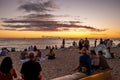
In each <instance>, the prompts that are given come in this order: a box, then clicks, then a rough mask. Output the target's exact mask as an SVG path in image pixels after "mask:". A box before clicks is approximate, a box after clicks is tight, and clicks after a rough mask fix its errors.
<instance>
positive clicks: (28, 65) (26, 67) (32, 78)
mask: <svg viewBox="0 0 120 80" xmlns="http://www.w3.org/2000/svg"><path fill="white" fill-rule="evenodd" d="M28 57H29V59H30V60H29V61H27V62H25V63H23V65H22V68H21V71H20V72H21V74H22V78H23V79H24V80H40V76H39V75H40V72H41V71H42V69H41V65H40V64H39V63H38V62H35V60H36V56H35V53H34V52H30V53H29V55H28Z"/></svg>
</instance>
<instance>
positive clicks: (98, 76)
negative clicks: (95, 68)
mask: <svg viewBox="0 0 120 80" xmlns="http://www.w3.org/2000/svg"><path fill="white" fill-rule="evenodd" d="M51 80H112V77H111V70H104V71H99V72H96V73H94V74H92V75H89V76H86V75H85V74H83V73H80V72H77V73H74V74H72V75H65V76H62V77H58V78H54V79H51Z"/></svg>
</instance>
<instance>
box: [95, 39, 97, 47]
mask: <svg viewBox="0 0 120 80" xmlns="http://www.w3.org/2000/svg"><path fill="white" fill-rule="evenodd" d="M96 45H97V39H95V42H94V47H96Z"/></svg>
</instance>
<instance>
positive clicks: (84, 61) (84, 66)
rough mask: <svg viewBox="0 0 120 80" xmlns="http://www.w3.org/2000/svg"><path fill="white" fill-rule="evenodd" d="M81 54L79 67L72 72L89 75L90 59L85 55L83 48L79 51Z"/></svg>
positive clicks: (85, 50) (85, 51)
mask: <svg viewBox="0 0 120 80" xmlns="http://www.w3.org/2000/svg"><path fill="white" fill-rule="evenodd" d="M81 54H82V55H81V56H80V57H79V65H78V66H77V67H76V68H75V69H74V70H73V71H74V72H75V71H77V70H79V72H82V73H85V74H86V75H89V74H91V57H90V56H89V55H88V54H87V49H86V48H85V47H83V48H82V49H81Z"/></svg>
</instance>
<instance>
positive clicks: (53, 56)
mask: <svg viewBox="0 0 120 80" xmlns="http://www.w3.org/2000/svg"><path fill="white" fill-rule="evenodd" d="M46 56H48V59H55V53H54V51H53V49H50V52H49V53H48V54H47V55H46Z"/></svg>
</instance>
